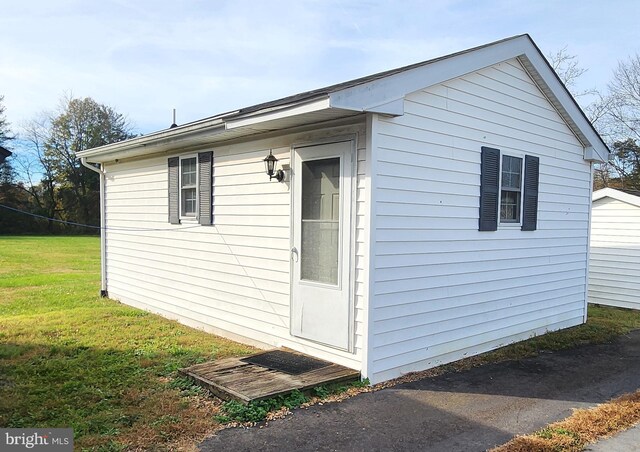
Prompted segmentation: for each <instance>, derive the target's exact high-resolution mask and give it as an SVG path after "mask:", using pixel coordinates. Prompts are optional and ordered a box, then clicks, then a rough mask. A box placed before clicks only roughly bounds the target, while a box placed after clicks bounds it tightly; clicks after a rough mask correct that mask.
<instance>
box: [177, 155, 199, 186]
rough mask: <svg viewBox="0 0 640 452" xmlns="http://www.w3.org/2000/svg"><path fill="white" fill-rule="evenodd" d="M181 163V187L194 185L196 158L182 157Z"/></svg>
mask: <svg viewBox="0 0 640 452" xmlns="http://www.w3.org/2000/svg"><path fill="white" fill-rule="evenodd" d="M180 164H181V172H182V177H181V179H180V180H181V183H182V186H183V187H189V186H194V185H196V158H195V157H193V158H190V159H183V160H181V162H180Z"/></svg>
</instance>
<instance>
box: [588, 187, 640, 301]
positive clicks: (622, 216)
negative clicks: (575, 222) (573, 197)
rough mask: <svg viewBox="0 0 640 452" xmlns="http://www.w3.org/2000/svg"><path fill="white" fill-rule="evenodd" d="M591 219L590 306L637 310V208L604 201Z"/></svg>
mask: <svg viewBox="0 0 640 452" xmlns="http://www.w3.org/2000/svg"><path fill="white" fill-rule="evenodd" d="M638 199H639V200H640V198H638ZM591 215H592V216H591V253H590V262H589V302H590V303H597V304H604V305H610V306H619V307H623V308H632V309H640V207H639V206H635V205H633V204H629V203H626V202H623V201H619V200H617V199H613V198H611V197H605V198H602V199H599V200H597V201H594V203H593V212H592V214H591Z"/></svg>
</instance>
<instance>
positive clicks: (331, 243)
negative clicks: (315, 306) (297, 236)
mask: <svg viewBox="0 0 640 452" xmlns="http://www.w3.org/2000/svg"><path fill="white" fill-rule="evenodd" d="M301 234H302V244H301V248H302V249H301V250H300V278H301V279H304V280H307V281H317V282H322V283H327V284H335V285H337V284H338V266H339V249H340V159H339V158H330V159H323V160H311V161H306V162H302V225H301Z"/></svg>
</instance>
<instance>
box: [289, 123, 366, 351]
mask: <svg viewBox="0 0 640 452" xmlns="http://www.w3.org/2000/svg"><path fill="white" fill-rule="evenodd" d="M347 142H348V143H350V150H349V156H348V157H350V159H351V171H350V175H349V177H351V193H350V195H351V203H350V206H349V209H350V215H349V219H348V221H349V228H348V229H349V263H348V265H349V272H348V273H349V287H348V294H349V310H348V312H349V315H348V317H349V318H348V320H347V322H348V332H349V333H348V334H349V338H348V339H349V340H348V346H347V348H346V349H345V348H342V347H334V346H331V345H327V344H325V343H323V342H319V341H314V340H313V339H308V338H305V337H301V336H297V335H295V334H294V333H293V276H294V271H293V260H292V259H291V253H290V252H289V334H290V335H291V336H293V337H295V338H296V339H298V340H301V341H307V342H311V343H314V344H319V345H322V346H324V347H327V348H330V349H334V350H344V351H347V352H349V353H355V323H356V322H355V320H356V319H355V305H356V303H355V297H356V293H355V292H356V281H355V279H356V268H355V259H356V220H357V212H356V206H357V204H356V195H357V189H358V179H357V175H358V134H357V133H349V134H344V135H336V136H332V137H327V138H322V139H317V140H311V141H301V142H294V143H292V144H291V146H290V153H291V155H290V162H291V176H290V180H291V182H290V188H291V190H290V198H289V199H290V208H289V217H290V222H289V228H290V234H289V250H291V248H293V246H294V228H297V226H296V225H295V218H294V214H293V208H294V202H295V186H296V182H295V177H296V175H295V174H294V170H295V163H296V162H295V160H296V149H298V148H307V147H312V146H321V145H323V144H332V143H347Z"/></svg>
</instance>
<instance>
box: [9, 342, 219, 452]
mask: <svg viewBox="0 0 640 452" xmlns="http://www.w3.org/2000/svg"><path fill="white" fill-rule="evenodd" d="M200 356H201V354H198V353H191V352H189V351H188V350H184V349H179V348H176V349H174V350H170V351H167V352H162V353H158V352H149V351H145V350H125V351H123V350H114V349H100V348H95V347H86V346H60V345H50V344H34V343H18V342H12V343H3V344H0V375H1V377H0V427H4V428H11V427H13V428H19V427H48V428H54V427H71V428H73V430H74V435H75V442H76V444H77V446H78V447H89V448H98V449H100V448H102V449H105V450H107V449H110V450H117V449H120V448H123V447H126V448H135V447H141V448H145V449H146V448H148V447H151V446H153V447H158V446H161V445H163V444H165V445H169V444H171V443H173V442H175V441H188V440H194V441H195V440H197V439H199V438H201V437H202V436H203V435H204V434H205V433H207V432H209V431H211V430H213V429H215V428H217V426H218V424H217V422H216V421H215V419H214V416H215V414H216V413H217V407H218V402H217V401H216V400H215V399H211V398H207V397H203V393H202V392H201V390H200V389H199V388H197V387H194V386H191V384H190V383H188V382H186V381H185V380H183V379H174V378H173V377H175V376H176V370H177V369H178V368H180V367H183V366H185V365H190V364H194V363H196V362H198V361H201V360H202V358H201V357H200Z"/></svg>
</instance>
